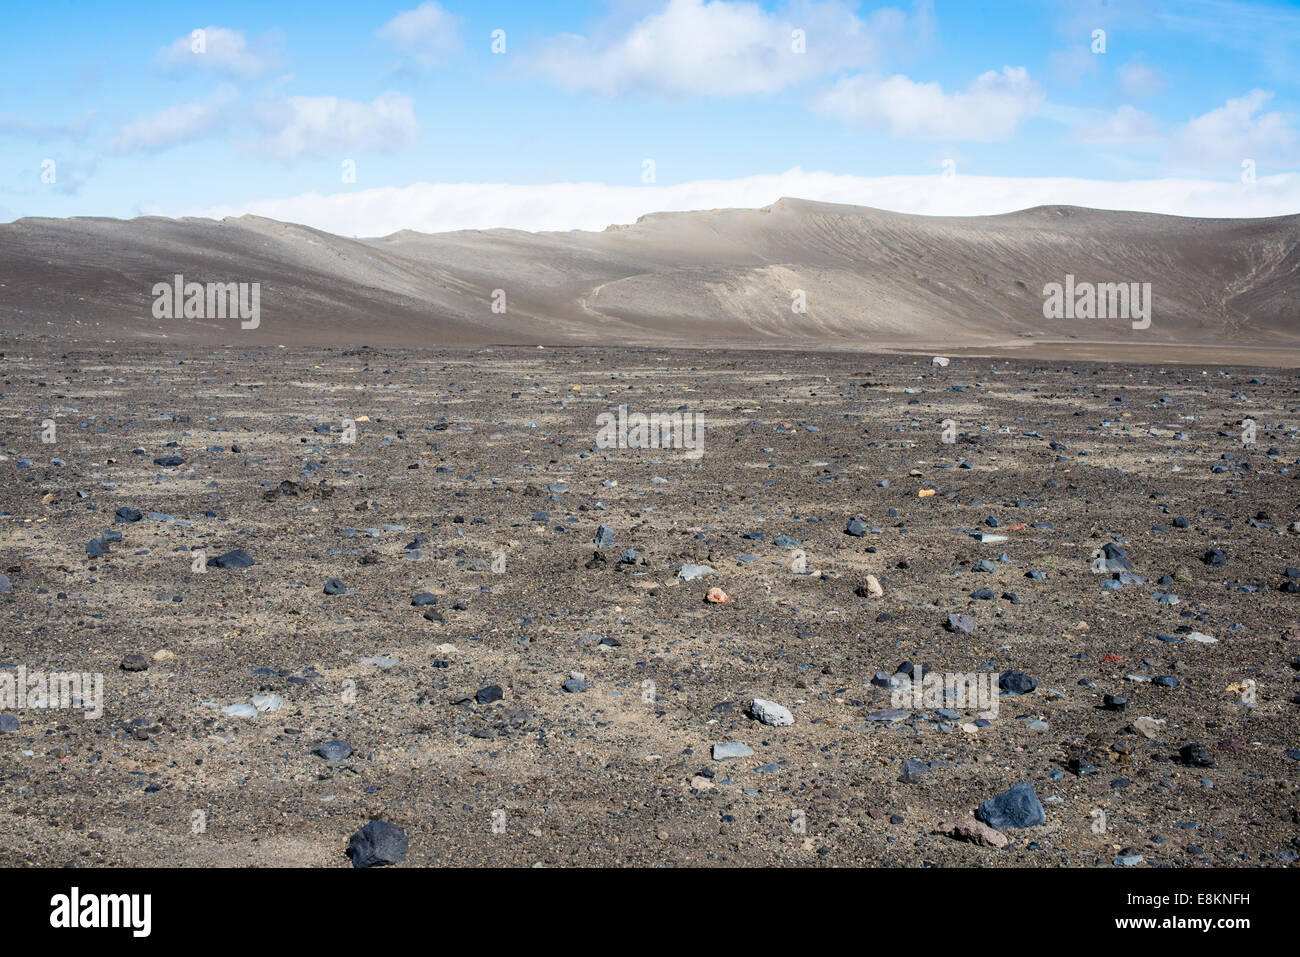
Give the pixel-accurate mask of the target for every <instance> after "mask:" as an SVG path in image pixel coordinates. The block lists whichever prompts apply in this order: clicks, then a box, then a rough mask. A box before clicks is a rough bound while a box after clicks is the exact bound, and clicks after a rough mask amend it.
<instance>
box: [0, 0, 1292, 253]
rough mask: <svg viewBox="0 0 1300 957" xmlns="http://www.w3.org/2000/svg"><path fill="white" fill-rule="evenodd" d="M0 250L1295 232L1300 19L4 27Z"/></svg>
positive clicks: (1042, 6)
mask: <svg viewBox="0 0 1300 957" xmlns="http://www.w3.org/2000/svg"><path fill="white" fill-rule="evenodd" d="M0 23H3V26H2V27H0V80H2V81H3V82H0V222H7V221H10V220H12V219H15V218H18V217H23V216H55V217H65V216H112V217H121V218H130V217H134V216H142V215H162V216H173V217H176V216H209V217H214V218H221V217H224V216H238V215H243V214H246V213H252V214H255V215H263V216H270V217H273V218H276V219H282V220H286V221H291V222H299V223H305V224H307V225H311V226H315V227H318V228H321V229H326V230H329V231H331V232H335V233H339V234H342V235H351V236H378V235H386V234H388V233H391V232H395V231H397V230H399V229H415V230H420V231H437V230H444V229H462V228H475V229H486V228H493V227H509V228H517V229H528V230H539V229H603V228H604V227H606V226H607V225H610V224H614V223H628V222H632V221H634V220H635V219H636V218H637V217H638V216H640V215H643V214H645V213H650V212H655V211H660V210H678V209H709V208H720V207H758V206H764V205H767V204H769V203H772V202H774V201H775V200H777V199H779V198H780V197H782V196H794V197H799V198H803V199H814V200H824V201H828V202H845V203H858V204H861V205H869V206H877V207H881V208H886V209H893V210H899V211H902V212H915V213H924V214H931V215H975V214H986V213H1000V212H1010V211H1012V210H1015V209H1022V208H1026V207H1030V206H1035V205H1040V204H1047V203H1068V204H1074V205H1086V206H1097V207H1103V208H1111V209H1137V210H1144V211H1150V212H1161V213H1170V214H1176V215H1187V216H1271V215H1284V214H1291V213H1297V212H1300V99H1298V93H1300V82H1298V81H1300V3H1297V2H1290V3H1263V2H1261V3H1247V2H1237V0H1177V2H1164V0H1141V2H1129V0H1067V2H1056V0H1037V2H1004V3H997V2H990V3H976V2H942V0H932V2H931V0H925V2H917V3H902V4H899V5H882V6H877V5H872V4H867V3H852V2H841V0H799V2H776V3H750V2H729V0H712V2H706V0H654V2H640V0H613V2H603V3H601V2H547V3H538V2H535V0H534V2H527V3H504V2H490V0H488V2H473V3H459V2H453V0H448V2H445V3H434V2H427V3H420V4H417V3H414V2H412V0H407V2H405V3H401V2H399V3H356V2H352V0H344V2H334V0H313V2H310V3H266V2H257V3H252V2H248V3H245V2H240V0H225V2H222V3H220V4H191V3H184V2H180V3H167V4H156V5H155V4H147V3H141V4H129V5H128V4H108V3H66V2H57V0H43V2H30V0H9V2H7V3H6V6H5V10H4V13H3V15H0Z"/></svg>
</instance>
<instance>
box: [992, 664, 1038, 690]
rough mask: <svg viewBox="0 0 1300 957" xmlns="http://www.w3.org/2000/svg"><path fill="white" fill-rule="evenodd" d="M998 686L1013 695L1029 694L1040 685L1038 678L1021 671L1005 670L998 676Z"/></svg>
mask: <svg viewBox="0 0 1300 957" xmlns="http://www.w3.org/2000/svg"><path fill="white" fill-rule="evenodd" d="M998 687H999V688H1001V689H1002V690H1003V691H1005V692H1006V693H1007V694H1011V695H1017V694H1029V692H1031V691H1033V690H1034V689H1035V688H1037V687H1038V679H1037V678H1031V677H1029V675H1027V674H1025V673H1024V672H1021V671H1014V670H1013V671H1004V672H1002V676H1001V677H1000V678H998Z"/></svg>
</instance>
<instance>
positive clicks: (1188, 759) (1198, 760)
mask: <svg viewBox="0 0 1300 957" xmlns="http://www.w3.org/2000/svg"><path fill="white" fill-rule="evenodd" d="M1178 760H1179V761H1181V762H1183V764H1186V765H1187V766H1188V767H1192V768H1217V767H1218V766H1219V762H1218V761H1216V760H1214V758H1212V757H1211V756H1210V753H1209V752H1208V751H1206V750H1205V748H1203V747H1201V746H1200V745H1199V744H1197V743H1196V742H1195V741H1193V742H1191V743H1190V744H1184V745H1183V746H1182V747H1181V748H1179V749H1178Z"/></svg>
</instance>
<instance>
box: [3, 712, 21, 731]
mask: <svg viewBox="0 0 1300 957" xmlns="http://www.w3.org/2000/svg"><path fill="white" fill-rule="evenodd" d="M18 727H19V725H18V719H17V718H15V717H14V716H13V715H11V714H0V731H17V730H18Z"/></svg>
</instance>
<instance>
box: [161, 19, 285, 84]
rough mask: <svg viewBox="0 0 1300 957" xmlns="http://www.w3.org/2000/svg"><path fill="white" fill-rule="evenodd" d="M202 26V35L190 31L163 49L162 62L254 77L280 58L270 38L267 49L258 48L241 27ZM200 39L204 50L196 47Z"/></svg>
mask: <svg viewBox="0 0 1300 957" xmlns="http://www.w3.org/2000/svg"><path fill="white" fill-rule="evenodd" d="M200 29H201V31H202V37H201V38H196V37H195V36H194V34H193V33H187V34H185V35H184V36H180V37H177V38H176V39H175V40H173V41H172V42H171V43H169V44H168V45H167V46H165V47H163V48H162V49H161V50H159V51H158V62H159V63H161V64H162V65H163V66H164V67H166V68H168V69H173V70H182V69H194V70H211V71H213V72H218V73H229V74H233V75H234V76H239V77H253V76H257V75H258V74H260V73H264V72H265V71H266V70H268V69H270V68H271V67H273V66H275V64H276V63H277V62H278V60H279V57H278V56H277V55H276V54H275V53H274V52H273V51H272V50H271V49H270V45H271V43H270V40H269V39H268V40H266V41H264V42H263V44H262V45H263V47H265V48H264V49H261V50H254V49H253V48H252V47H251V46H250V45H249V43H248V40H247V39H246V38H245V37H244V34H243V32H242V31H240V30H228V29H226V28H225V27H202V28H200ZM195 32H198V31H195ZM199 39H201V41H202V43H201V46H202V50H201V52H200V51H198V50H196V45H197V41H198V40H199Z"/></svg>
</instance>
